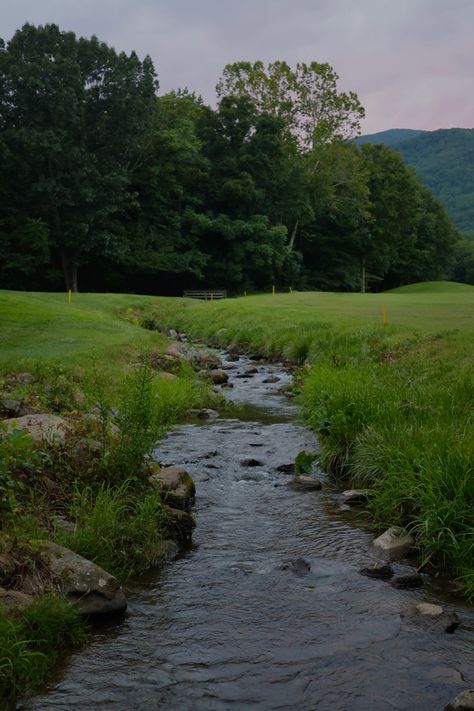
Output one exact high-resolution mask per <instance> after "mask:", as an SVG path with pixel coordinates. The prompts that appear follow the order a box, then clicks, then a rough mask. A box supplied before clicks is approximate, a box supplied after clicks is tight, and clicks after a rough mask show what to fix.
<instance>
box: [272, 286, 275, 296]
mask: <svg viewBox="0 0 474 711" xmlns="http://www.w3.org/2000/svg"><path fill="white" fill-rule="evenodd" d="M272 296H275V284H273V287H272Z"/></svg>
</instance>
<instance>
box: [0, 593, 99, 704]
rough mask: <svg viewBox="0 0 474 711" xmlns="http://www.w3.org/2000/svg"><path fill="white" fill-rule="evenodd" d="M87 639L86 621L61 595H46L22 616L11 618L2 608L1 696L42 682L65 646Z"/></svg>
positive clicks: (0, 649) (25, 689) (0, 625)
mask: <svg viewBox="0 0 474 711" xmlns="http://www.w3.org/2000/svg"><path fill="white" fill-rule="evenodd" d="M85 639H86V632H85V627H84V623H83V622H82V621H81V619H80V618H79V615H78V613H77V612H76V610H75V608H74V607H73V606H72V605H70V604H69V603H68V602H66V601H65V600H64V599H63V598H62V597H60V596H59V595H55V594H48V595H44V596H43V597H42V598H40V599H38V600H36V601H35V602H34V603H33V604H32V605H31V606H30V607H29V608H28V609H27V610H26V612H25V613H24V615H23V616H22V617H7V616H6V615H5V614H4V612H3V611H2V610H1V609H0V699H3V700H4V701H5V700H6V699H9V698H11V697H14V696H15V695H17V694H18V693H19V692H23V693H24V692H25V691H27V690H29V689H30V688H32V687H33V686H35V685H36V684H39V683H40V682H41V681H43V679H45V677H46V675H47V674H48V672H49V670H50V669H51V667H52V666H53V665H54V663H55V662H56V661H57V658H58V656H59V652H60V650H61V649H63V648H64V647H66V646H77V645H79V644H82V643H83V642H84V641H85Z"/></svg>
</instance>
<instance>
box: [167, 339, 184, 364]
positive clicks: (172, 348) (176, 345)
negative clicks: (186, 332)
mask: <svg viewBox="0 0 474 711" xmlns="http://www.w3.org/2000/svg"><path fill="white" fill-rule="evenodd" d="M185 348H186V346H185V345H184V343H181V342H180V341H174V342H173V343H170V345H169V346H168V347H167V348H166V350H165V355H167V356H171V357H172V358H176V359H178V360H179V359H181V358H183V357H184V351H185Z"/></svg>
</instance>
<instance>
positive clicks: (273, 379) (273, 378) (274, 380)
mask: <svg viewBox="0 0 474 711" xmlns="http://www.w3.org/2000/svg"><path fill="white" fill-rule="evenodd" d="M279 382H280V378H277V376H276V375H271V376H270V377H269V378H265V379H264V380H262V383H279Z"/></svg>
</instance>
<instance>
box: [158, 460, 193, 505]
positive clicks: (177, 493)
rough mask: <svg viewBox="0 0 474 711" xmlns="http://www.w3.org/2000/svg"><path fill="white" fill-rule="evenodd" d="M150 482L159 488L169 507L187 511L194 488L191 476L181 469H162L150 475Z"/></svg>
mask: <svg viewBox="0 0 474 711" xmlns="http://www.w3.org/2000/svg"><path fill="white" fill-rule="evenodd" d="M150 481H151V483H152V484H155V485H158V486H159V487H160V489H161V492H162V494H163V498H164V500H165V501H166V503H167V504H168V505H169V506H172V507H173V508H176V509H181V510H182V511H189V509H190V508H191V506H192V505H193V503H194V499H195V495H196V487H195V485H194V481H193V478H192V477H191V475H190V474H188V472H187V471H186V470H185V469H183V468H182V467H177V466H171V467H162V468H161V469H159V470H157V471H154V472H153V473H152V474H151V476H150Z"/></svg>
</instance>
